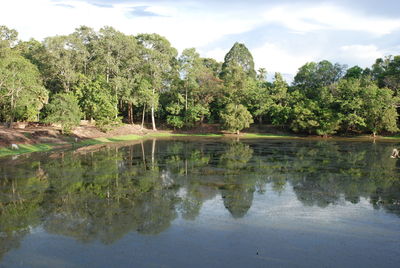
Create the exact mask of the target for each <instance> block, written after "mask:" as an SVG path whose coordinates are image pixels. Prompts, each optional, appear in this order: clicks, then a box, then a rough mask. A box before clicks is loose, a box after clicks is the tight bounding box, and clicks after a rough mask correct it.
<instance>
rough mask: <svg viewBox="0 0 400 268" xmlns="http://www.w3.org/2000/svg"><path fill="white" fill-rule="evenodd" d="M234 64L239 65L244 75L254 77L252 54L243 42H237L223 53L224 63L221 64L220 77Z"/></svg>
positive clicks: (234, 65)
mask: <svg viewBox="0 0 400 268" xmlns="http://www.w3.org/2000/svg"><path fill="white" fill-rule="evenodd" d="M236 66H239V67H240V68H241V69H242V70H243V72H244V73H245V74H246V76H248V77H251V78H256V72H255V70H254V60H253V56H252V55H251V53H250V51H249V50H248V49H247V47H246V46H245V45H244V44H241V43H238V42H236V43H235V44H234V45H233V47H232V48H231V49H230V50H229V52H228V53H227V54H226V55H225V59H224V63H223V64H222V73H221V76H222V78H223V77H224V76H225V75H227V73H229V72H230V69H231V68H232V67H236Z"/></svg>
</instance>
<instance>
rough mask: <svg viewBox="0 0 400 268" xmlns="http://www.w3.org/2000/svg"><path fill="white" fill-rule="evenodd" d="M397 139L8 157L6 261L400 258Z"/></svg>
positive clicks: (361, 262) (383, 262) (284, 262)
mask: <svg viewBox="0 0 400 268" xmlns="http://www.w3.org/2000/svg"><path fill="white" fill-rule="evenodd" d="M394 146H395V144H392V143H375V144H374V143H369V142H344V141H327V142H324V141H300V140H241V141H233V140H223V139H211V138H207V139H200V138H191V139H188V138H186V139H184V138H181V139H159V140H148V141H145V142H142V143H140V142H139V143H135V144H133V143H132V144H124V145H121V144H108V145H101V146H93V147H88V148H81V149H79V150H76V151H68V152H65V151H64V152H62V151H60V152H48V153H37V154H31V155H26V156H24V155H22V156H19V157H10V158H1V159H0V267H398V265H399V263H400V177H399V174H400V160H396V159H391V158H389V156H390V153H391V150H392V149H393V147H394Z"/></svg>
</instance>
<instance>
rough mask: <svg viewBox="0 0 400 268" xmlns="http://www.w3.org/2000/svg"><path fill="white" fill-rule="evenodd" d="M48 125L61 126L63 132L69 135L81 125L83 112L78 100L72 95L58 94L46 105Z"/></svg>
mask: <svg viewBox="0 0 400 268" xmlns="http://www.w3.org/2000/svg"><path fill="white" fill-rule="evenodd" d="M46 112H47V117H46V118H45V120H44V121H45V122H46V123H55V124H61V128H62V132H65V133H69V132H71V130H72V128H73V127H75V126H78V125H79V122H80V119H81V114H82V113H81V111H80V109H79V104H78V99H77V98H76V97H75V96H74V95H73V94H72V93H58V94H56V95H54V96H53V98H52V100H51V101H50V103H49V104H48V105H46Z"/></svg>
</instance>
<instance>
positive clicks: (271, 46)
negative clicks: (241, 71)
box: [0, 0, 400, 79]
mask: <svg viewBox="0 0 400 268" xmlns="http://www.w3.org/2000/svg"><path fill="white" fill-rule="evenodd" d="M399 10H400V1H398V0H380V1H375V0H374V1H372V0H363V1H362V0H352V1H351V0H349V1H345V0H336V1H317V0H304V1H289V0H279V1H278V0H271V1H268V0H263V1H262V0H247V1H240V0H230V1H228V0H222V1H217V0H214V1H212V0H203V1H194V0H192V1H183V0H166V1H165V0H164V1H163V0H154V1H136V0H126V1H123V0H117V1H105V0H35V1H32V0H2V1H1V2H0V24H4V25H7V26H8V27H11V28H15V29H16V30H18V32H19V34H20V38H22V39H24V40H27V39H29V38H36V39H39V40H42V39H43V38H44V37H47V36H52V35H56V34H69V33H71V32H73V31H74V29H75V28H76V27H78V26H80V25H87V26H90V27H93V28H94V29H96V30H98V29H99V28H100V27H102V26H105V25H109V26H113V27H115V28H116V29H118V30H120V31H122V32H124V33H126V34H137V33H143V32H145V33H152V32H155V33H158V34H161V35H163V36H165V37H167V38H168V40H169V41H170V42H171V43H172V45H173V46H174V47H176V48H177V49H178V51H180V52H181V51H182V50H183V49H184V48H189V47H195V48H196V49H197V50H198V51H199V52H200V54H201V55H202V56H204V57H213V58H215V59H217V60H219V61H222V60H223V57H224V55H225V54H226V52H227V51H228V50H229V49H230V47H231V46H232V45H233V43H234V42H236V41H238V42H242V43H245V44H246V46H247V47H248V48H249V49H250V51H251V52H252V54H253V57H254V59H255V63H256V67H257V68H259V67H264V68H266V69H267V71H268V72H269V74H273V73H274V72H281V73H283V74H284V75H285V76H286V77H287V78H289V79H290V77H293V75H294V74H295V73H296V71H297V69H298V68H299V67H300V66H301V65H303V64H304V63H306V62H309V61H320V60H323V59H327V60H330V61H332V62H339V63H342V64H347V65H349V66H353V65H359V66H361V67H367V66H370V65H371V64H372V63H373V62H374V60H375V59H376V58H378V57H383V56H385V55H398V54H400V16H399Z"/></svg>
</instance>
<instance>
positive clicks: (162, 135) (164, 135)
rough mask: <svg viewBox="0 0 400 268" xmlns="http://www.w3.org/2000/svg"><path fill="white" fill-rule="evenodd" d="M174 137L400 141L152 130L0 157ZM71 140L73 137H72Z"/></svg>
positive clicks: (6, 151) (22, 148)
mask: <svg viewBox="0 0 400 268" xmlns="http://www.w3.org/2000/svg"><path fill="white" fill-rule="evenodd" d="M174 137H203V138H227V139H300V140H318V141H360V142H374V141H379V142H398V141H400V137H397V136H379V137H376V138H375V139H374V138H373V137H370V136H365V135H364V136H352V137H343V136H330V137H327V138H326V137H325V138H324V137H319V136H295V135H290V134H271V133H246V132H243V133H241V134H240V135H236V134H223V133H173V132H165V131H160V132H152V133H146V134H143V135H140V134H128V135H117V136H111V137H97V138H88V139H80V140H79V141H78V142H73V141H64V142H61V143H40V142H39V143H34V144H18V143H17V146H18V149H11V146H9V147H4V146H3V147H0V158H1V157H6V156H14V155H21V154H28V153H34V152H46V151H52V150H56V149H63V148H65V149H69V148H76V149H78V148H82V147H86V146H91V145H99V144H106V143H118V142H127V141H139V140H146V139H150V138H174ZM70 140H71V139H70Z"/></svg>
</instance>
